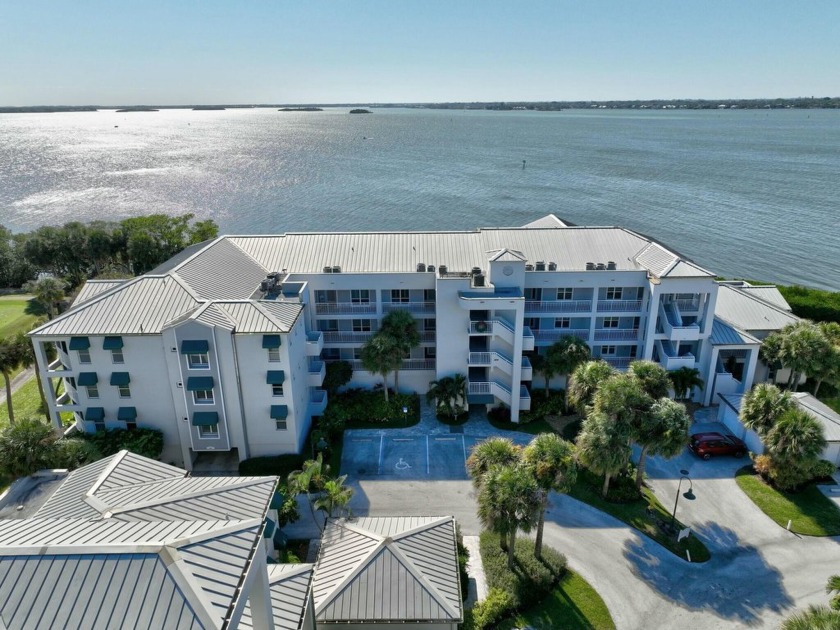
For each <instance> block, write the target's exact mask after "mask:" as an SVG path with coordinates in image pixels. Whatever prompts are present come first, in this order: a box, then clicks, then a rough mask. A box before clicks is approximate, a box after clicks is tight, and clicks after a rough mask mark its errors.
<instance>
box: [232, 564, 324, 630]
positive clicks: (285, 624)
mask: <svg viewBox="0 0 840 630" xmlns="http://www.w3.org/2000/svg"><path fill="white" fill-rule="evenodd" d="M314 566H315V565H312V564H270V565H268V585H269V588H270V589H271V609H272V612H273V613H274V627H275V628H276V629H277V630H300V628H301V627H302V624H303V619H304V614H305V612H306V607H307V605H308V603H309V593H310V589H311V588H312V572H313V569H314ZM239 627H240V628H253V627H254V626H253V621H252V619H251V604H250V602H249V603H247V604H245V610H244V611H243V613H242V619H241V620H240V622H239Z"/></svg>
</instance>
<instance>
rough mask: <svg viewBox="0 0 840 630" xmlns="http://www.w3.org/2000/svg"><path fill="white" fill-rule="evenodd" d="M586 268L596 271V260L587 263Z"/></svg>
mask: <svg viewBox="0 0 840 630" xmlns="http://www.w3.org/2000/svg"><path fill="white" fill-rule="evenodd" d="M586 270H587V271H595V263H594V262H588V263H586Z"/></svg>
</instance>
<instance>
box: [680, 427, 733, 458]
mask: <svg viewBox="0 0 840 630" xmlns="http://www.w3.org/2000/svg"><path fill="white" fill-rule="evenodd" d="M688 448H690V449H691V452H692V453H694V454H695V455H697V456H698V457H702V458H703V459H710V458H711V457H712V455H714V456H718V455H734V456H735V457H743V456H744V455H746V453H747V445H746V444H744V443H743V442H742V441H741V440H739V439H738V438H736V437H735V436H734V435H724V434H723V433H695V434H694V435H692V436H691V442H689V444H688Z"/></svg>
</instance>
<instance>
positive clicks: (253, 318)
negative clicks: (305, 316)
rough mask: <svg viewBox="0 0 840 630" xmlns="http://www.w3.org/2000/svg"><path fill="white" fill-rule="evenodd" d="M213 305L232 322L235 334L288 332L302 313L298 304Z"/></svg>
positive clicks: (219, 303)
mask: <svg viewBox="0 0 840 630" xmlns="http://www.w3.org/2000/svg"><path fill="white" fill-rule="evenodd" d="M214 305H215V307H216V308H217V309H218V310H220V311H222V312H223V313H225V315H226V316H227V317H228V318H229V319H230V320H231V321H232V322H234V326H235V329H236V332H237V333H272V332H289V331H290V330H291V329H292V326H294V325H295V321H296V320H297V318H298V317H299V316H300V314H301V313H302V312H303V304H300V303H299V302H274V301H271V300H266V301H260V302H257V301H254V300H239V301H224V302H215V303H214Z"/></svg>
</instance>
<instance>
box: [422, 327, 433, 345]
mask: <svg viewBox="0 0 840 630" xmlns="http://www.w3.org/2000/svg"><path fill="white" fill-rule="evenodd" d="M420 343H435V331H434V330H421V331H420Z"/></svg>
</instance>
